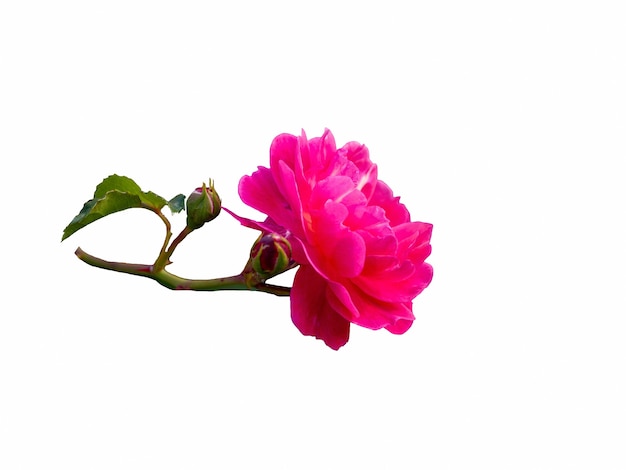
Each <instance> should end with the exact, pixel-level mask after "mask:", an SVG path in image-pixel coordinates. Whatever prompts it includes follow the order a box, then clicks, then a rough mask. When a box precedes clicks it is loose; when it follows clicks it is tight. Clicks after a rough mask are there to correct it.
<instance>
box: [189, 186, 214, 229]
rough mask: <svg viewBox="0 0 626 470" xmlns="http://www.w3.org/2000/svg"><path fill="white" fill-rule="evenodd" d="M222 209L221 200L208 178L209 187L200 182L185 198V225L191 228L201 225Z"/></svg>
mask: <svg viewBox="0 0 626 470" xmlns="http://www.w3.org/2000/svg"><path fill="white" fill-rule="evenodd" d="M221 209H222V201H221V199H220V197H219V195H218V194H217V192H216V191H215V188H214V187H213V180H209V187H208V188H207V186H206V184H204V183H202V187H201V188H197V189H196V190H195V191H194V192H193V193H191V194H190V195H189V197H188V198H187V227H189V228H190V229H192V230H195V229H198V228H200V227H202V226H203V225H204V224H205V223H206V222H210V221H211V220H213V219H214V218H215V217H217V216H218V215H219V213H220V210H221Z"/></svg>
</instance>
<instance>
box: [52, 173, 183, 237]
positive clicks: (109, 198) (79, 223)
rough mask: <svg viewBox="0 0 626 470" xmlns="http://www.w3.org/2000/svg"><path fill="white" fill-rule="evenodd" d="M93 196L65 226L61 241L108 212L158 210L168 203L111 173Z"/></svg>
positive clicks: (129, 180) (132, 182) (124, 177)
mask: <svg viewBox="0 0 626 470" xmlns="http://www.w3.org/2000/svg"><path fill="white" fill-rule="evenodd" d="M93 196H94V197H93V199H91V200H89V201H87V202H86V203H85V205H84V206H83V208H82V209H81V211H80V212H79V213H78V215H77V216H76V217H74V219H73V220H72V221H71V222H70V224H69V225H68V226H67V227H65V230H63V238H61V241H63V240H65V239H66V238H67V237H69V236H70V235H72V234H73V233H75V232H77V231H78V230H80V229H81V228H83V227H85V226H86V225H89V224H90V223H91V222H94V221H96V220H98V219H101V218H102V217H105V216H107V215H109V214H113V213H115V212H119V211H123V210H125V209H131V208H136V207H144V208H147V209H151V210H153V211H159V210H161V209H162V208H163V206H165V205H166V204H168V205H169V203H168V202H167V201H166V200H165V199H163V198H162V197H161V196H159V195H157V194H154V193H153V192H152V191H149V192H147V193H146V192H143V191H142V190H141V188H140V187H139V185H138V184H137V183H135V182H134V181H133V180H132V179H130V178H128V177H127V176H119V175H111V176H109V177H108V178H105V179H104V180H103V181H102V183H100V184H99V185H98V186H97V187H96V191H95V193H94V195H93ZM177 197H178V196H177ZM174 199H176V198H174ZM170 208H171V206H170Z"/></svg>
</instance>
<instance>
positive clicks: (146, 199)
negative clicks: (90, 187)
mask: <svg viewBox="0 0 626 470" xmlns="http://www.w3.org/2000/svg"><path fill="white" fill-rule="evenodd" d="M109 191H120V192H122V193H128V194H134V195H135V196H139V198H140V199H141V202H143V203H144V204H145V205H147V206H149V207H150V208H153V209H162V208H163V206H165V204H167V201H166V200H165V199H163V198H162V197H161V196H159V195H157V194H154V193H153V192H152V191H148V192H147V193H144V192H143V191H142V190H141V188H140V187H139V185H138V184H137V183H135V182H134V181H133V180H132V179H130V178H129V177H128V176H119V175H111V176H109V177H108V178H105V179H104V181H102V183H100V184H99V185H98V187H96V192H95V193H94V195H93V197H94V198H95V199H100V198H103V197H104V196H105V195H106V193H108V192H109Z"/></svg>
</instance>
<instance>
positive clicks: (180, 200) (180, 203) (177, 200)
mask: <svg viewBox="0 0 626 470" xmlns="http://www.w3.org/2000/svg"><path fill="white" fill-rule="evenodd" d="M167 206H168V207H169V208H170V210H171V211H172V214H177V213H179V212H180V211H182V210H183V209H184V208H185V196H184V195H183V194H179V195H178V196H174V197H173V198H172V199H170V200H169V201H168V202H167Z"/></svg>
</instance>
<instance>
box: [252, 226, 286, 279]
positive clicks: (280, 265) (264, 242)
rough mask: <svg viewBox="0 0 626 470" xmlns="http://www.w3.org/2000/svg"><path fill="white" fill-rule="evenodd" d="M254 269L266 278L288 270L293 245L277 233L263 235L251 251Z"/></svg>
mask: <svg viewBox="0 0 626 470" xmlns="http://www.w3.org/2000/svg"><path fill="white" fill-rule="evenodd" d="M250 261H251V265H252V269H254V271H255V272H256V273H257V274H259V275H261V276H262V277H264V278H269V277H272V276H276V275H277V274H280V273H282V272H284V271H285V270H287V268H288V266H289V265H290V263H291V243H289V241H288V240H287V239H286V238H285V237H283V236H282V235H279V234H277V233H268V234H264V235H261V236H260V237H259V238H258V239H257V241H256V243H255V244H254V246H253V247H252V250H250Z"/></svg>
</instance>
